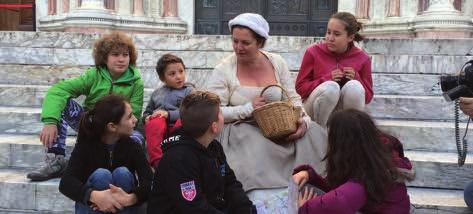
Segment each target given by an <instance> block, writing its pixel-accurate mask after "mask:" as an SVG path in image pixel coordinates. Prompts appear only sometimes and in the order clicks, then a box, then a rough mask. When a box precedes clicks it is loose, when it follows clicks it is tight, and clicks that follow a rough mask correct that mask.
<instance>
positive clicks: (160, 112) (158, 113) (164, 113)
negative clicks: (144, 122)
mask: <svg viewBox="0 0 473 214" xmlns="http://www.w3.org/2000/svg"><path fill="white" fill-rule="evenodd" d="M155 117H163V118H168V112H167V111H163V110H158V111H155V112H153V114H152V115H151V118H155ZM151 118H150V119H151Z"/></svg>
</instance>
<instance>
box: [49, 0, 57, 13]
mask: <svg viewBox="0 0 473 214" xmlns="http://www.w3.org/2000/svg"><path fill="white" fill-rule="evenodd" d="M56 3H57V2H56V0H49V1H48V15H56V12H57V10H56Z"/></svg>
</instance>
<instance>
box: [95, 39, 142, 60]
mask: <svg viewBox="0 0 473 214" xmlns="http://www.w3.org/2000/svg"><path fill="white" fill-rule="evenodd" d="M123 49H125V50H128V54H129V55H130V65H132V66H135V65H136V58H137V52H136V48H135V45H134V44H133V40H132V39H131V37H130V36H128V35H126V34H125V33H122V32H112V33H110V34H105V35H103V37H102V38H100V39H99V40H97V41H96V42H95V44H94V51H93V56H94V61H95V66H96V67H98V68H107V58H108V55H109V54H110V52H111V51H116V50H123Z"/></svg>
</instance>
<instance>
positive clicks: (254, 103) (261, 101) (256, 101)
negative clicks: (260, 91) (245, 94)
mask: <svg viewBox="0 0 473 214" xmlns="http://www.w3.org/2000/svg"><path fill="white" fill-rule="evenodd" d="M251 104H252V106H253V109H256V108H258V107H261V106H263V105H264V104H266V100H265V99H264V97H261V96H259V97H256V98H255V99H253V101H251Z"/></svg>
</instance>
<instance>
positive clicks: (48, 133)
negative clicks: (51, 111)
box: [39, 124, 57, 148]
mask: <svg viewBox="0 0 473 214" xmlns="http://www.w3.org/2000/svg"><path fill="white" fill-rule="evenodd" d="M56 138H57V126H56V125H55V124H46V125H44V126H43V130H41V133H40V134H39V139H40V141H41V142H42V143H43V146H45V147H47V148H51V146H52V145H53V143H54V141H55V140H56Z"/></svg>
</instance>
